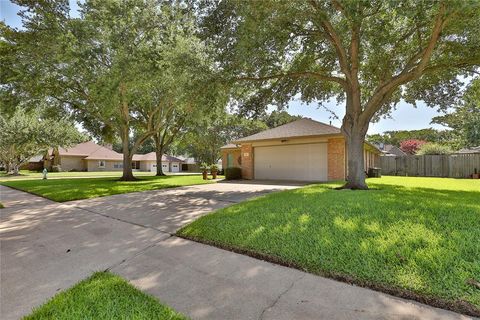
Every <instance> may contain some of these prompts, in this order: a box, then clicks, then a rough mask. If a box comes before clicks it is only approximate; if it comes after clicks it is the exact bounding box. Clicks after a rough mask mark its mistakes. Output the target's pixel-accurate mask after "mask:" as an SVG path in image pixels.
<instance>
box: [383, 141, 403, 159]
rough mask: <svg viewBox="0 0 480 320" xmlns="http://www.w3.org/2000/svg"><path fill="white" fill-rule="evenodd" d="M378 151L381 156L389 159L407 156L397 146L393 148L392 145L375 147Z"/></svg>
mask: <svg viewBox="0 0 480 320" xmlns="http://www.w3.org/2000/svg"><path fill="white" fill-rule="evenodd" d="M377 147H378V149H380V151H381V152H382V155H384V156H390V157H405V156H408V154H406V153H405V152H404V151H402V149H400V148H399V147H397V146H394V145H392V144H380V145H379V146H377Z"/></svg>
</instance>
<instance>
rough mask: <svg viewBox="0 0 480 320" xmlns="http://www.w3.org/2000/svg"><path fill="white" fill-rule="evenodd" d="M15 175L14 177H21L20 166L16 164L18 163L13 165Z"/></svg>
mask: <svg viewBox="0 0 480 320" xmlns="http://www.w3.org/2000/svg"><path fill="white" fill-rule="evenodd" d="M13 175H14V176H18V175H20V165H19V164H16V163H14V164H13Z"/></svg>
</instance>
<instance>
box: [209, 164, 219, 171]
mask: <svg viewBox="0 0 480 320" xmlns="http://www.w3.org/2000/svg"><path fill="white" fill-rule="evenodd" d="M210 171H212V172H213V171H217V172H218V165H217V164H212V165H210Z"/></svg>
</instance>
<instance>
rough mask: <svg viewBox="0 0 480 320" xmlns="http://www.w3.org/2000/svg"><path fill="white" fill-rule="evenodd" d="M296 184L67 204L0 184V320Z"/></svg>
mask: <svg viewBox="0 0 480 320" xmlns="http://www.w3.org/2000/svg"><path fill="white" fill-rule="evenodd" d="M299 185H301V184H284V185H278V184H263V183H216V184H208V185H198V186H188V187H182V188H175V189H164V190H154V191H147V192H137V193H129V194H121V195H115V196H109V197H103V198H96V199H90V200H79V201H71V202H67V203H57V202H54V201H50V200H47V199H45V198H42V197H37V196H34V195H31V194H28V193H25V192H20V191H17V190H13V189H10V188H7V187H4V186H0V195H1V197H0V200H1V202H2V203H3V204H4V205H5V206H6V208H5V209H1V211H0V214H1V218H2V219H1V222H0V254H1V256H0V284H1V286H0V287H1V289H0V319H3V320H5V319H18V318H19V317H21V316H22V315H26V314H28V313H29V312H30V311H31V309H32V308H33V307H35V306H38V305H40V304H42V303H43V302H44V301H45V300H46V299H48V298H50V297H52V296H53V295H54V294H55V293H57V292H58V291H60V290H63V289H66V288H68V287H70V286H71V285H73V284H74V283H76V282H78V281H80V280H82V279H84V278H86V277H88V276H89V275H90V274H91V273H92V272H94V271H98V270H105V269H108V268H111V267H113V266H116V265H117V264H119V263H121V262H122V261H125V260H126V259H128V258H132V257H134V256H135V255H137V254H139V253H141V252H142V251H144V250H146V249H148V248H149V247H151V246H153V245H155V244H157V243H159V242H160V241H162V240H165V239H166V238H168V237H170V234H171V233H174V232H175V231H176V230H177V229H178V228H180V227H181V226H183V225H185V224H187V223H189V222H190V221H192V220H194V219H196V218H198V217H200V216H201V215H203V214H206V213H208V212H211V211H212V210H214V209H217V208H221V207H225V206H228V205H231V204H232V203H235V202H239V201H243V200H245V199H247V198H250V197H254V196H260V195H263V194H266V193H269V192H272V191H279V190H283V189H289V188H296V187H298V186H299Z"/></svg>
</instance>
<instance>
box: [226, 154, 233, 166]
mask: <svg viewBox="0 0 480 320" xmlns="http://www.w3.org/2000/svg"><path fill="white" fill-rule="evenodd" d="M231 167H233V154H231V153H229V154H227V168H231Z"/></svg>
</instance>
